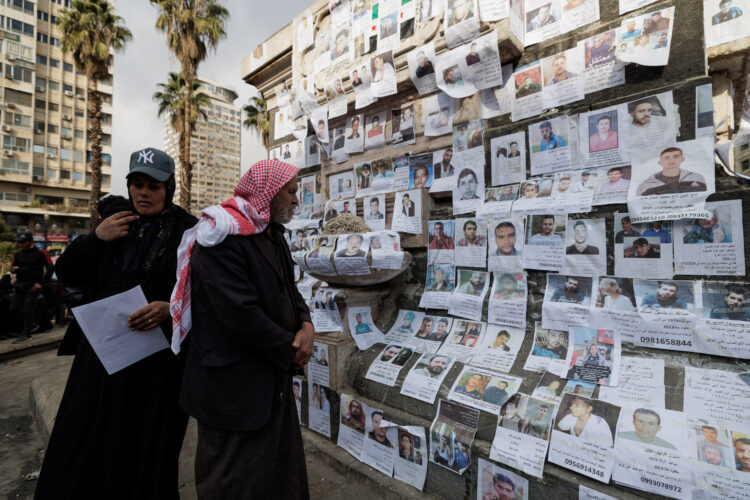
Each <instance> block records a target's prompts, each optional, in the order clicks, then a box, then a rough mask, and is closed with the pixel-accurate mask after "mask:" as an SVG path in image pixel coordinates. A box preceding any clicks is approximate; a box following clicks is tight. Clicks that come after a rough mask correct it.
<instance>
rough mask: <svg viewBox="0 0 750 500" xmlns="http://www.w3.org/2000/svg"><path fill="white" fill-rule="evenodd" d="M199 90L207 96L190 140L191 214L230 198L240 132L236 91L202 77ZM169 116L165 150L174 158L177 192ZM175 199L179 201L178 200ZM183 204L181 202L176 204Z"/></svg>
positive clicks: (174, 136)
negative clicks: (205, 104) (206, 102)
mask: <svg viewBox="0 0 750 500" xmlns="http://www.w3.org/2000/svg"><path fill="white" fill-rule="evenodd" d="M199 80H200V84H201V85H200V90H199V92H203V93H205V94H207V95H208V96H209V98H210V101H211V102H210V104H209V105H208V106H207V107H206V109H205V112H206V118H205V119H204V118H203V117H202V116H199V117H198V121H197V122H196V124H195V126H194V128H193V133H192V137H191V142H190V160H191V162H192V164H193V183H192V190H191V209H192V212H193V213H194V214H195V215H199V214H200V211H201V210H203V209H204V208H206V207H209V206H211V205H216V204H218V203H221V202H222V201H225V200H227V199H228V198H231V197H232V194H233V191H234V186H236V185H237V182H238V181H239V178H240V135H241V134H240V132H241V127H242V110H241V109H240V108H239V107H237V106H235V105H234V104H233V103H234V101H235V100H236V99H237V92H235V91H234V90H233V89H231V88H229V87H225V86H223V85H219V84H218V83H215V82H211V81H208V80H204V79H199ZM170 121H171V119H170V117H169V116H166V117H165V122H164V123H165V124H164V144H165V151H166V152H167V153H168V154H169V155H171V156H172V157H173V158H174V159H175V164H176V170H177V174H176V181H177V186H178V187H177V193H176V196H177V197H178V198H179V193H180V189H179V186H180V180H181V178H180V173H181V171H182V168H181V164H180V148H179V145H180V135H179V134H178V133H177V132H175V130H174V129H172V126H171V125H170ZM178 202H179V200H178ZM180 204H181V205H184V204H183V203H180Z"/></svg>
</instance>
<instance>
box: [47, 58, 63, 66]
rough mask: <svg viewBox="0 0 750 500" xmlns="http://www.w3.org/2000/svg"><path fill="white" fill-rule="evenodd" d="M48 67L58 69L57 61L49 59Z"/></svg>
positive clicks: (58, 62)
mask: <svg viewBox="0 0 750 500" xmlns="http://www.w3.org/2000/svg"><path fill="white" fill-rule="evenodd" d="M49 67H50V68H59V67H60V61H58V60H57V59H52V58H51V57H50V58H49Z"/></svg>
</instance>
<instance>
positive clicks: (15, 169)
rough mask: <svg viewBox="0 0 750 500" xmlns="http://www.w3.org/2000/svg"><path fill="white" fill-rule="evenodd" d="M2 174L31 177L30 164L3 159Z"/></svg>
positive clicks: (0, 167)
mask: <svg viewBox="0 0 750 500" xmlns="http://www.w3.org/2000/svg"><path fill="white" fill-rule="evenodd" d="M0 174H6V175H29V162H27V161H18V160H15V159H11V158H3V162H2V166H0Z"/></svg>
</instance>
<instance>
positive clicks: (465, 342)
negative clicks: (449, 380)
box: [438, 320, 487, 363]
mask: <svg viewBox="0 0 750 500" xmlns="http://www.w3.org/2000/svg"><path fill="white" fill-rule="evenodd" d="M486 327H487V325H486V324H484V323H480V322H478V321H476V322H475V321H464V320H455V321H454V322H453V327H452V328H451V331H450V334H449V335H448V338H447V339H446V340H445V342H443V345H442V346H440V350H438V354H444V355H446V356H450V357H451V358H453V359H455V360H456V361H460V362H461V363H469V362H470V361H471V359H472V356H474V354H475V353H477V352H478V351H479V346H480V345H482V340H483V339H484V334H485V329H486Z"/></svg>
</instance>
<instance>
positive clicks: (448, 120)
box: [422, 92, 454, 137]
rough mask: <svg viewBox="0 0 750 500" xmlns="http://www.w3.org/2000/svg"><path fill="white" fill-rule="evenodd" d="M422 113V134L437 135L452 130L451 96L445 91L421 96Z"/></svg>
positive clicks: (452, 108) (448, 132)
mask: <svg viewBox="0 0 750 500" xmlns="http://www.w3.org/2000/svg"><path fill="white" fill-rule="evenodd" d="M422 109H426V111H427V112H426V113H422V117H423V119H424V135H425V136H427V137H437V136H440V135H445V134H450V133H451V132H453V114H454V102H453V98H452V97H451V96H449V95H448V94H446V93H445V92H438V93H437V94H434V95H430V96H427V97H423V98H422Z"/></svg>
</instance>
